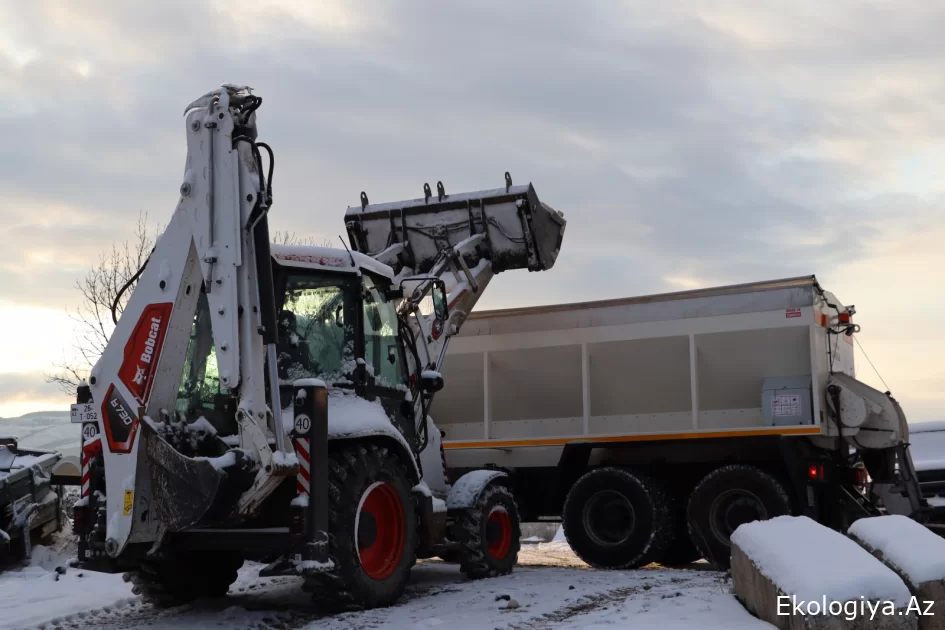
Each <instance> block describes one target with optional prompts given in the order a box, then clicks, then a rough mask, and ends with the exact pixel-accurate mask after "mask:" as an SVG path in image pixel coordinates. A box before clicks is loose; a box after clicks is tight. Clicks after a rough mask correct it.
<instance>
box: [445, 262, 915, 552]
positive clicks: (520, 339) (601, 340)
mask: <svg viewBox="0 0 945 630" xmlns="http://www.w3.org/2000/svg"><path fill="white" fill-rule="evenodd" d="M854 314H855V308H854V307H853V306H847V305H844V304H843V303H842V302H840V301H839V300H838V299H837V297H836V296H835V295H833V294H832V293H830V292H829V291H826V290H825V289H824V288H823V287H822V286H821V285H820V283H819V282H818V281H817V279H816V278H815V277H813V276H807V277H799V278H790V279H785V280H775V281H770V282H758V283H751V284H743V285H737V286H726V287H718V288H710V289H704V290H696V291H683V292H677V293H669V294H665V295H653V296H645V297H632V298H626V299H615V300H606V301H598V302H587V303H579V304H565V305H558V306H540V307H534V308H512V309H505V310H493V311H483V312H476V313H473V314H472V315H470V317H469V318H468V320H467V322H466V325H465V326H464V327H463V330H462V331H461V332H460V334H459V335H458V337H457V338H455V339H454V340H453V341H452V343H451V345H450V351H449V355H448V357H447V359H446V361H445V364H444V369H443V376H444V378H445V379H446V380H447V381H448V382H449V383H450V387H449V389H448V390H446V391H444V392H443V393H442V394H441V395H440V396H439V397H438V398H437V400H436V403H435V405H434V407H433V409H432V411H431V413H432V414H433V416H434V418H435V419H436V422H437V424H438V426H439V427H440V428H441V429H442V430H443V432H444V434H445V437H444V442H443V445H444V448H445V450H446V453H447V454H448V456H449V463H450V466H451V468H450V474H452V475H460V474H463V472H465V471H466V470H469V469H472V468H491V469H494V470H501V471H504V472H506V473H507V474H508V475H509V478H510V480H511V483H512V486H513V488H514V492H515V497H516V500H517V502H518V505H519V509H520V511H521V513H522V518H523V519H525V520H526V521H535V520H540V519H559V518H560V519H561V521H562V525H563V529H564V532H565V534H566V537H567V539H568V541H569V542H570V544H571V546H572V547H573V549H574V551H575V552H576V553H577V554H578V556H580V557H581V558H582V559H583V560H585V561H586V562H588V563H589V564H591V565H593V566H597V567H605V568H622V567H638V566H642V565H645V564H647V563H649V562H662V563H664V564H683V563H688V562H691V561H694V560H696V559H698V558H705V559H707V560H709V561H710V562H712V563H714V564H715V565H717V566H719V567H722V568H727V567H728V566H729V561H730V536H731V533H732V532H733V531H734V530H735V529H736V528H737V527H738V526H739V525H740V524H742V523H745V522H749V521H754V520H759V519H766V518H771V517H773V516H777V515H780V514H804V515H807V516H810V517H811V518H814V519H815V520H817V521H819V522H821V523H824V524H828V525H830V526H831V527H834V528H836V529H839V530H842V531H846V527H847V526H848V525H849V524H850V523H851V522H852V521H853V520H855V519H856V518H859V517H861V516H866V515H871V514H877V513H885V512H889V513H896V514H905V515H909V516H912V517H914V518H917V519H927V518H928V514H929V506H928V504H927V502H926V501H925V500H924V499H923V498H922V494H921V491H920V490H919V488H918V486H917V483H916V473H915V470H914V467H913V463H912V460H911V458H910V455H909V428H908V424H907V422H906V418H905V415H904V413H903V411H902V409H901V408H900V406H899V404H898V403H897V402H896V400H895V399H894V398H893V397H892V395H891V394H890V393H889V392H881V391H877V390H876V389H874V388H872V387H869V386H868V385H866V384H864V383H862V382H860V381H858V380H857V379H856V371H855V369H854V345H853V344H854V337H853V335H854V334H855V333H856V332H858V331H859V326H858V325H857V324H856V323H854ZM929 474H931V473H929Z"/></svg>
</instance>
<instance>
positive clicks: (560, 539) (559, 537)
mask: <svg viewBox="0 0 945 630" xmlns="http://www.w3.org/2000/svg"><path fill="white" fill-rule="evenodd" d="M551 542H561V543H567V542H568V539H567V538H566V537H565V535H564V525H561V526H559V527H558V531H556V532H555V537H554V538H552V539H551Z"/></svg>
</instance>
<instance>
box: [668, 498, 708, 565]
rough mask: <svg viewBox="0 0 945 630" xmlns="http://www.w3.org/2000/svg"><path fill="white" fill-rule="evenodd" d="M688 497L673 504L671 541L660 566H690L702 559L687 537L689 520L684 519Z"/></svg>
mask: <svg viewBox="0 0 945 630" xmlns="http://www.w3.org/2000/svg"><path fill="white" fill-rule="evenodd" d="M687 499H688V497H684V498H681V499H678V500H676V501H674V502H673V510H672V519H673V540H672V542H670V543H669V547H667V548H666V553H664V554H663V559H662V560H660V561H659V562H660V564H663V565H665V566H668V567H678V566H683V565H686V564H692V563H693V562H695V561H696V560H698V559H699V558H701V557H702V554H701V553H700V552H699V550H698V549H696V546H695V545H693V544H692V537H691V536H689V519H687V518H686V505H687V503H688V501H687Z"/></svg>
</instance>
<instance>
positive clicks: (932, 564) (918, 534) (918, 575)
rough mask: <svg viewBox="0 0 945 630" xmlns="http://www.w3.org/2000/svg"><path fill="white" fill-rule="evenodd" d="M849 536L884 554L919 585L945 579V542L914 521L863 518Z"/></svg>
mask: <svg viewBox="0 0 945 630" xmlns="http://www.w3.org/2000/svg"><path fill="white" fill-rule="evenodd" d="M849 534H850V535H851V536H853V537H855V538H857V539H858V540H860V541H862V542H863V543H865V544H866V545H867V546H869V547H870V548H871V549H873V550H878V551H881V552H882V554H883V557H884V558H885V559H886V560H887V561H888V562H890V563H892V564H893V565H895V566H896V567H897V568H898V569H899V571H900V572H901V573H902V575H904V576H906V578H907V579H908V580H909V581H910V582H912V584H913V585H915V586H918V585H919V584H922V583H924V582H931V581H933V580H941V579H943V578H945V540H943V539H942V538H941V537H940V536H938V535H937V534H934V533H932V530H930V529H928V528H926V527H924V526H922V525H920V524H919V523H917V522H915V521H913V520H912V519H910V518H907V517H905V516H900V515H890V516H877V517H874V518H862V519H860V520H858V521H856V522H855V523H853V525H851V526H850V530H849Z"/></svg>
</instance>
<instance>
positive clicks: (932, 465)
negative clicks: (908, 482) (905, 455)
mask: <svg viewBox="0 0 945 630" xmlns="http://www.w3.org/2000/svg"><path fill="white" fill-rule="evenodd" d="M924 424H926V425H930V426H922V425H910V426H909V442H910V443H909V454H910V455H911V456H912V464H913V465H914V466H915V469H916V471H924V470H940V469H945V426H943V423H939V422H926V423H924Z"/></svg>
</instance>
